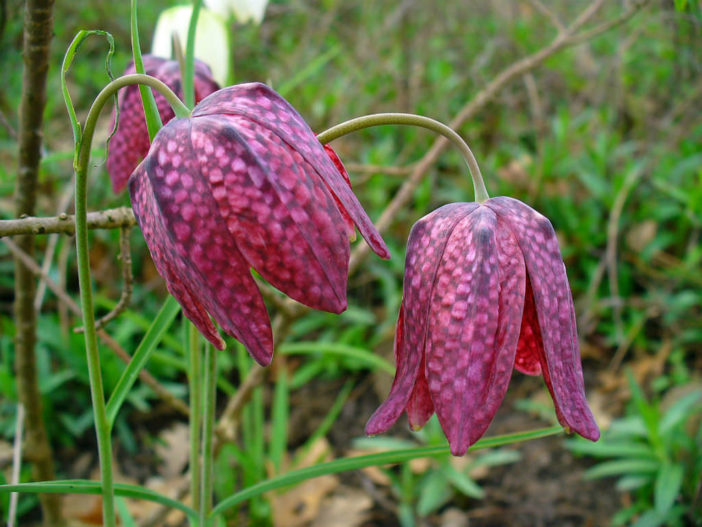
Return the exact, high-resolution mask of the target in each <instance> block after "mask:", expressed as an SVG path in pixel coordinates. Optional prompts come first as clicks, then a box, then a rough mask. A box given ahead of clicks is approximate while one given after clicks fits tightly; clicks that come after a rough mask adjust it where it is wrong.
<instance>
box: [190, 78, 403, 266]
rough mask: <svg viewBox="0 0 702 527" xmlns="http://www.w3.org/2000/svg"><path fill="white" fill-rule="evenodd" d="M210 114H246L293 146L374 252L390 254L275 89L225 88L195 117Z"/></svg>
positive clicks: (258, 86) (204, 103)
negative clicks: (320, 179)
mask: <svg viewBox="0 0 702 527" xmlns="http://www.w3.org/2000/svg"><path fill="white" fill-rule="evenodd" d="M207 115H236V116H241V117H246V118H248V119H250V120H251V121H253V122H255V123H257V124H259V125H260V126H262V127H265V128H268V129H269V130H270V131H272V132H273V133H274V134H276V135H277V136H278V137H280V139H282V140H283V141H284V142H286V143H287V144H289V145H291V147H293V148H294V149H295V150H296V151H297V152H298V153H299V154H300V155H301V156H302V158H303V159H304V160H305V161H306V162H307V163H308V164H309V165H310V166H311V167H312V168H313V169H314V170H315V171H316V172H317V174H318V175H319V177H320V178H322V180H323V181H324V183H325V184H326V185H327V187H328V188H329V189H331V192H332V194H333V195H334V196H335V198H336V199H338V201H339V202H340V203H341V204H342V205H343V208H344V210H346V211H347V212H348V214H349V216H350V217H351V218H352V219H353V221H354V223H355V224H356V226H357V227H358V230H359V231H360V233H361V235H362V236H363V238H364V239H365V240H366V242H368V245H370V247H371V248H372V249H373V251H374V252H375V253H376V254H378V256H380V257H381V258H389V257H390V252H389V251H388V248H387V246H386V245H385V242H384V241H383V239H382V238H381V237H380V234H379V233H378V231H377V230H376V228H375V226H374V225H373V223H372V222H371V220H370V218H369V217H368V215H367V214H366V212H365V211H364V210H363V207H362V206H361V204H360V203H359V202H358V199H357V198H356V196H355V195H354V193H353V192H352V191H351V188H350V186H349V185H348V183H347V182H346V181H345V180H344V178H343V176H342V175H341V174H340V173H339V170H338V169H337V168H336V167H335V166H334V162H333V161H332V160H331V159H330V158H329V156H328V155H327V154H326V153H325V152H324V148H323V147H322V145H321V144H320V143H319V141H318V140H317V137H316V136H315V135H314V133H313V132H312V130H310V128H309V126H308V125H307V123H305V121H304V120H303V119H302V117H301V116H300V114H298V113H297V111H296V110H295V109H294V108H293V107H292V106H291V105H290V104H289V103H288V102H287V101H286V100H285V99H283V98H282V97H281V96H280V95H278V94H277V93H276V92H275V91H273V90H272V89H270V88H269V87H268V86H266V85H265V84H260V83H249V84H238V85H236V86H231V87H228V88H224V89H222V90H219V91H218V92H216V93H214V94H213V95H210V96H209V97H207V98H206V99H204V100H203V101H202V102H201V103H200V104H199V105H198V106H197V107H196V108H195V109H194V110H193V117H200V116H207Z"/></svg>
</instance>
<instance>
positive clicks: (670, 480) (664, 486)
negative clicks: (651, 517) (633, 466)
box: [653, 463, 684, 516]
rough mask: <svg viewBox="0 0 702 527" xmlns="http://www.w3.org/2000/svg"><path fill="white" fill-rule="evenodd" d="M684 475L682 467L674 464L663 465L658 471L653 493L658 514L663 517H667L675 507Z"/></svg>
mask: <svg viewBox="0 0 702 527" xmlns="http://www.w3.org/2000/svg"><path fill="white" fill-rule="evenodd" d="M683 475H684V470H683V467H682V465H679V464H674V463H663V465H662V466H661V469H660V470H659V471H658V476H657V477H656V485H655V487H654V492H653V502H654V504H655V507H656V512H658V514H660V515H661V516H665V514H666V513H667V512H668V510H669V509H670V508H671V507H672V506H673V503H674V502H675V498H676V497H677V496H678V493H679V492H680V487H681V486H682V480H683Z"/></svg>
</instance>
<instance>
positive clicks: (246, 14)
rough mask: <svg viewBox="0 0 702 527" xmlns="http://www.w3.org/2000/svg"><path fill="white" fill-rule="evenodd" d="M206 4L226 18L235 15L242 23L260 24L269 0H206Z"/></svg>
mask: <svg viewBox="0 0 702 527" xmlns="http://www.w3.org/2000/svg"><path fill="white" fill-rule="evenodd" d="M205 5H206V6H207V7H209V8H210V9H212V11H214V12H215V13H219V14H220V15H222V16H224V17H225V18H229V16H231V15H234V18H236V19H237V21H239V22H241V23H242V24H245V23H247V22H249V21H253V22H254V23H256V24H260V23H261V21H263V15H264V13H265V12H266V5H268V0H205Z"/></svg>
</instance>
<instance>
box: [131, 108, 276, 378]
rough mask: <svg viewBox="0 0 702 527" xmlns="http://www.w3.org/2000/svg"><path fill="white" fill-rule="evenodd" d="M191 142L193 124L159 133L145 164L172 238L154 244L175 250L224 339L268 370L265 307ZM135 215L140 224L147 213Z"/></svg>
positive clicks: (184, 276)
mask: <svg viewBox="0 0 702 527" xmlns="http://www.w3.org/2000/svg"><path fill="white" fill-rule="evenodd" d="M190 136H191V121H190V119H178V120H174V121H172V122H171V123H170V124H169V126H167V127H164V128H162V129H161V131H160V132H159V133H158V135H157V136H156V138H155V139H154V144H153V145H152V147H151V150H150V152H149V155H148V156H147V157H146V159H145V160H144V162H143V163H142V166H143V169H144V171H145V173H146V176H148V179H149V182H150V183H151V188H153V192H154V197H155V201H156V203H157V206H158V209H157V211H156V212H155V213H156V214H157V215H159V216H160V219H161V221H162V222H163V226H164V230H165V232H166V233H167V234H168V238H169V239H168V240H155V244H156V246H159V245H161V244H164V243H165V244H166V245H168V246H171V247H173V249H174V250H173V251H172V254H170V257H171V258H173V259H174V260H175V262H176V263H177V270H178V271H179V273H180V280H181V281H182V282H183V283H185V284H187V286H188V288H189V289H190V290H194V291H197V297H198V298H200V299H201V302H202V304H203V305H204V307H205V309H207V311H208V312H209V313H211V314H212V316H213V317H214V319H215V320H216V321H217V322H218V323H219V324H220V325H221V326H222V328H223V330H224V331H225V332H226V333H228V334H230V335H232V336H234V337H235V338H237V339H238V340H240V341H241V342H242V343H243V344H244V346H246V348H247V349H248V351H249V353H251V355H252V356H253V357H254V358H255V359H256V360H257V361H258V362H259V363H260V364H263V365H265V364H268V363H269V362H270V360H271V357H272V354H273V339H272V334H271V328H270V321H269V319H268V313H267V311H266V307H265V305H264V303H263V299H262V298H261V294H260V292H259V291H258V287H257V286H256V282H255V281H254V280H253V277H252V276H251V273H250V270H249V265H248V263H247V262H246V260H245V259H244V257H243V256H242V254H241V252H240V251H239V249H238V248H237V247H236V246H235V245H234V243H233V241H232V238H231V236H230V235H229V233H228V231H227V227H226V225H225V223H224V220H223V219H222V217H221V216H220V214H219V213H218V209H217V204H216V203H215V201H214V198H213V197H212V192H211V189H210V187H209V184H208V182H207V180H206V179H205V178H204V177H203V176H202V174H201V173H200V170H199V167H198V162H197V159H196V158H195V155H194V154H193V147H192V144H191V139H190ZM135 179H136V178H135ZM133 187H136V188H132V189H130V190H132V195H134V192H135V191H138V190H139V188H140V187H141V188H143V187H144V186H143V185H141V186H140V185H139V184H138V183H136V182H135V183H133ZM140 201H143V200H135V203H139V202H140ZM135 212H137V213H138V217H139V221H140V224H141V223H142V222H143V221H144V220H145V218H143V217H142V216H143V213H142V212H141V211H135ZM152 212H153V211H152ZM169 242H170V243H169ZM171 244H172V245H171ZM151 247H154V245H153V244H152V245H151V246H150V249H151Z"/></svg>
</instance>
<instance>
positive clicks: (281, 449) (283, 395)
mask: <svg viewBox="0 0 702 527" xmlns="http://www.w3.org/2000/svg"><path fill="white" fill-rule="evenodd" d="M289 402H290V401H289V390H288V374H287V372H286V371H285V369H284V368H283V369H281V370H280V372H279V375H278V380H277V381H276V383H275V392H274V394H273V408H272V410H271V440H270V446H269V456H270V459H271V461H272V463H273V467H274V468H275V471H276V473H278V472H280V468H281V466H282V463H283V454H284V453H285V451H286V450H287V447H288V416H289V414H290V408H289Z"/></svg>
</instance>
